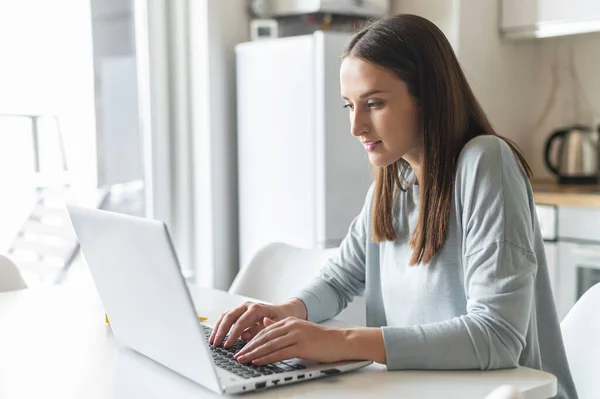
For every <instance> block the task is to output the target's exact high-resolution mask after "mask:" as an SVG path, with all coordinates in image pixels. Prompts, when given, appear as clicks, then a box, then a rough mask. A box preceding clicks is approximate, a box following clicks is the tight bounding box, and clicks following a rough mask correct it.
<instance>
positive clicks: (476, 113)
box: [343, 14, 532, 265]
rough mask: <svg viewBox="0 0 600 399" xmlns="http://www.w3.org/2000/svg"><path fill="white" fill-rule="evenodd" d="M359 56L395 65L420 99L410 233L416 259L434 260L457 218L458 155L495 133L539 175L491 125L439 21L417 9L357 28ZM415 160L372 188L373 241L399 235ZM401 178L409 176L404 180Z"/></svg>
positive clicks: (385, 170)
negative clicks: (415, 214) (400, 195)
mask: <svg viewBox="0 0 600 399" xmlns="http://www.w3.org/2000/svg"><path fill="white" fill-rule="evenodd" d="M349 56H352V57H358V58H361V59H364V60H366V61H369V62H372V63H374V64H377V65H379V66H382V67H384V68H387V69H389V70H391V71H393V72H394V73H395V74H396V75H397V76H398V78H400V79H401V80H402V81H404V83H405V84H406V85H407V88H408V91H409V93H410V94H411V95H412V96H413V97H415V98H416V99H417V104H418V108H419V113H420V119H421V134H420V140H421V145H422V148H423V150H424V151H423V159H422V160H421V162H422V165H423V166H422V178H423V179H424V181H423V182H420V185H421V195H420V204H419V205H420V212H419V219H418V222H417V225H416V227H415V230H414V231H413V233H412V236H411V238H410V242H409V246H410V248H411V249H412V250H413V255H412V257H411V259H410V265H416V264H417V263H428V262H429V261H431V258H432V257H433V256H434V255H435V254H436V253H437V252H438V250H439V249H440V248H441V247H442V246H443V245H444V242H445V241H446V236H447V233H448V223H449V222H450V220H449V219H450V207H451V204H452V196H453V188H454V178H455V175H456V166H457V160H458V156H459V154H460V151H461V150H462V148H463V147H464V145H465V144H466V143H467V142H468V141H469V140H471V139H472V138H474V137H476V136H480V135H494V136H497V137H500V138H501V139H503V140H505V141H506V142H507V144H508V145H509V146H510V147H511V149H512V150H513V152H514V153H515V155H516V156H517V157H518V159H519V162H520V165H521V167H522V168H523V170H524V171H525V173H526V174H527V176H528V177H529V178H531V176H532V173H531V169H530V168H529V165H528V164H527V162H526V161H525V158H524V157H523V155H521V153H520V152H519V151H518V149H517V147H516V145H515V144H514V143H513V142H512V141H510V140H508V139H507V138H505V137H501V136H499V135H498V134H496V132H495V131H494V129H493V128H492V125H491V124H490V122H489V120H488V119H487V117H486V115H485V113H484V112H483V109H482V108H481V106H480V105H479V102H478V101H477V99H476V98H475V95H474V94H473V91H472V90H471V87H470V86H469V83H468V82H467V79H466V78H465V75H464V73H463V71H462V69H461V67H460V64H459V62H458V60H457V59H456V55H455V54H454V51H453V50H452V46H451V45H450V43H449V42H448V40H447V39H446V36H444V34H443V33H442V31H441V30H440V29H439V28H438V27H437V26H435V24H433V23H432V22H430V21H428V20H427V19H425V18H422V17H419V16H416V15H408V14H403V15H397V16H394V17H389V18H385V19H382V20H379V21H376V22H374V23H372V24H371V25H369V26H367V27H366V28H364V29H362V30H361V31H360V32H358V33H357V34H356V35H355V36H354V38H353V39H352V40H351V41H350V43H349V44H348V46H347V48H346V50H345V51H344V54H343V57H349ZM409 168H410V165H409V164H408V162H406V161H405V160H404V159H400V160H399V161H397V162H396V163H393V164H391V165H389V166H386V167H381V168H377V173H376V174H377V178H376V183H375V190H374V192H373V216H372V231H373V237H372V239H373V241H375V242H382V241H388V240H389V241H392V240H394V239H395V238H396V233H395V231H394V227H393V223H392V222H393V204H394V201H395V200H396V194H397V192H398V189H401V190H406V187H407V182H406V179H405V177H406V176H405V172H406V171H408V170H409ZM400 180H402V182H401V181H400Z"/></svg>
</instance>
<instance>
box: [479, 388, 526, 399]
mask: <svg viewBox="0 0 600 399" xmlns="http://www.w3.org/2000/svg"><path fill="white" fill-rule="evenodd" d="M485 399H523V394H522V393H521V392H519V390H518V389H517V388H516V387H514V386H512V385H500V386H499V387H498V388H496V389H494V390H493V391H492V392H490V393H488V394H487V395H486V397H485Z"/></svg>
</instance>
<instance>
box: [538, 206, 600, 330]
mask: <svg viewBox="0 0 600 399" xmlns="http://www.w3.org/2000/svg"><path fill="white" fill-rule="evenodd" d="M536 213H537V218H538V222H539V226H540V231H541V234H542V238H543V239H544V252H545V253H546V262H547V265H548V274H549V276H550V285H551V287H552V293H553V295H554V301H555V303H556V311H557V313H558V317H559V320H562V319H563V318H564V317H565V316H566V314H567V313H568V312H569V310H571V308H572V307H573V305H574V304H575V302H576V301H577V300H578V299H579V298H581V296H582V295H583V294H584V293H585V291H587V290H588V289H589V288H591V287H592V286H593V285H595V284H598V283H600V225H598V223H594V222H591V221H597V220H600V209H598V208H592V207H583V206H555V205H548V204H537V205H536Z"/></svg>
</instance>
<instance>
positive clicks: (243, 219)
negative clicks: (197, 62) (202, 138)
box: [236, 35, 317, 267]
mask: <svg viewBox="0 0 600 399" xmlns="http://www.w3.org/2000/svg"><path fill="white" fill-rule="evenodd" d="M314 50H315V45H314V38H313V36H312V35H309V36H298V37H291V38H284V39H273V40H264V41H255V42H249V43H243V44H240V45H238V46H237V47H236V56H237V60H236V62H237V104H238V177H239V211H240V213H239V228H240V265H241V267H245V266H247V265H248V262H249V261H250V259H251V257H252V256H253V255H254V254H255V253H256V252H257V251H258V250H259V249H260V248H261V247H263V246H265V245H267V244H269V243H271V242H286V243H289V244H293V245H297V246H302V247H311V246H313V245H314V244H315V231H316V212H315V209H316V199H315V198H316V196H315V187H316V185H315V148H316V145H317V144H316V141H317V138H316V136H315V115H314V109H315V104H314V103H315V84H314V59H315V52H314Z"/></svg>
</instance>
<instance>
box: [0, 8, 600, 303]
mask: <svg viewBox="0 0 600 399" xmlns="http://www.w3.org/2000/svg"><path fill="white" fill-rule="evenodd" d="M567 3H568V4H567ZM398 13H412V14H418V15H422V16H424V17H426V18H428V19H430V20H432V21H433V22H434V23H436V24H437V25H438V26H439V27H440V28H441V29H442V31H443V32H444V33H445V34H446V36H447V37H448V39H449V40H450V42H451V44H452V46H453V48H454V50H455V52H456V54H457V56H458V59H459V61H460V63H461V64H462V66H463V68H464V70H465V73H466V75H467V77H468V79H469V82H470V83H471V85H472V87H473V89H474V91H475V94H476V96H477V97H478V99H479V100H480V102H481V103H482V105H483V107H484V109H485V111H486V112H487V114H488V116H489V117H490V119H491V121H492V124H493V125H494V127H495V129H496V131H497V132H498V133H499V134H501V135H504V136H506V137H508V138H510V139H512V140H513V141H515V142H516V143H517V144H518V146H519V147H520V148H521V149H522V151H523V152H524V154H525V156H526V158H527V160H528V162H529V163H530V165H531V166H532V168H533V171H534V173H535V179H536V180H535V181H534V182H535V183H536V185H535V186H534V188H535V191H536V195H537V196H536V201H537V202H538V204H539V207H538V209H539V212H540V213H539V214H538V217H539V218H540V223H542V225H543V226H550V227H544V231H545V232H547V234H546V235H545V237H546V243H547V251H548V253H547V256H548V257H549V259H550V263H551V267H552V268H553V270H554V271H553V272H552V273H554V274H553V277H552V278H553V284H555V285H556V284H557V281H561V280H564V279H562V278H561V276H563V277H564V276H567V277H565V279H566V280H568V284H570V285H569V287H566V288H564V289H563V292H569V294H568V296H569V299H568V300H566V302H565V305H564V308H565V309H567V308H568V307H569V306H570V305H569V304H570V303H571V300H572V298H571V297H573V296H574V295H575V294H573V293H572V292H575V291H577V296H579V295H580V294H581V292H583V291H585V289H586V287H587V286H588V285H590V284H592V282H594V281H600V232H596V231H595V230H594V231H592V230H589V231H588V230H586V232H585V235H584V236H583V237H580V236H579V235H577V234H569V233H568V232H567V233H565V234H563V233H561V232H560V231H559V230H558V228H557V226H558V222H557V220H558V219H559V218H560V217H562V218H563V222H562V223H561V225H562V226H567V224H568V223H569V221H571V222H573V221H575V220H576V219H574V218H572V217H570V216H568V213H564V212H563V213H561V212H562V211H561V209H563V210H566V211H570V210H571V208H572V207H573V206H574V204H573V203H569V202H568V201H567V202H566V203H564V202H562V203H561V202H560V201H559V202H553V200H551V199H549V197H544V196H543V193H549V192H561V193H565V192H571V193H579V194H583V195H585V196H587V197H585V198H588V200H590V201H592V202H590V203H585V202H583V203H577V204H575V205H577V206H578V208H576V211H577V212H579V213H578V215H583V216H582V217H583V218H584V219H583V220H594V219H593V218H596V217H600V215H597V214H596V213H589V214H588V213H585V211H586V210H590V212H592V211H593V212H597V209H595V207H596V205H593V204H595V202H593V201H596V200H597V198H598V197H595V195H598V193H600V188H599V187H598V186H597V183H598V182H597V180H598V171H599V164H598V154H599V152H598V137H597V136H598V125H599V123H600V75H599V74H598V72H597V71H598V70H600V69H599V67H600V52H599V51H598V48H600V33H599V32H600V3H599V2H597V1H596V0H573V1H570V2H564V1H560V0H522V1H521V0H483V1H482V0H362V1H359V0H338V1H335V0H296V1H291V0H271V1H268V0H264V1H258V0H253V1H246V0H171V1H169V0H53V1H45V0H19V1H10V0H0V59H1V62H0V185H1V186H0V187H1V190H0V253H3V254H8V255H9V256H10V257H11V258H12V259H13V260H14V261H15V263H16V264H17V265H18V267H19V269H20V270H21V273H22V275H23V277H24V278H25V280H26V281H27V284H28V285H29V286H36V285H38V286H44V285H52V284H61V283H64V282H67V281H79V280H83V279H89V274H88V272H87V268H86V267H85V260H84V258H83V257H82V255H81V254H80V252H79V248H78V245H77V241H76V239H75V237H74V234H73V231H72V228H71V226H70V222H69V220H68V217H67V215H66V213H65V209H64V204H65V203H67V202H73V203H79V204H83V205H87V206H91V207H97V208H101V209H108V210H113V211H117V212H123V213H127V214H131V215H138V216H144V217H149V218H155V219H159V220H163V221H164V222H165V223H166V224H167V225H168V227H169V230H170V232H171V234H172V237H173V240H174V244H175V247H176V249H177V253H178V257H179V261H180V264H181V267H182V271H183V273H184V275H185V276H186V278H187V279H189V280H190V281H193V282H196V283H198V284H200V285H204V286H209V287H217V288H222V289H226V288H228V287H229V285H230V284H231V281H232V280H233V278H234V277H235V275H236V274H237V272H238V271H239V269H240V268H243V267H244V266H245V265H246V264H247V263H248V262H249V260H250V258H251V257H252V256H253V255H254V254H255V253H256V251H257V250H258V249H259V248H261V247H262V246H264V245H266V244H268V243H270V242H273V241H282V242H287V243H290V244H294V245H297V246H302V247H335V246H337V245H339V243H340V242H341V240H342V239H343V237H344V235H345V233H346V231H347V228H348V226H349V224H350V222H351V220H352V219H353V218H354V216H355V215H356V214H357V213H358V212H359V211H360V208H361V206H362V203H363V201H364V196H365V194H366V191H367V189H368V186H369V184H370V182H371V181H372V170H371V167H370V165H369V163H368V159H367V157H366V155H365V154H364V151H363V150H362V148H361V147H360V145H358V144H357V143H356V142H355V139H353V138H352V137H351V136H350V134H349V121H348V116H347V113H346V112H345V110H343V109H342V107H341V106H342V105H343V102H342V100H341V99H340V93H339V79H338V69H339V64H340V54H341V51H342V49H343V47H344V45H345V44H346V43H347V42H348V40H349V39H350V37H351V35H352V33H353V32H356V31H357V30H358V29H359V28H360V27H361V26H363V25H364V24H365V23H367V22H368V21H370V20H373V19H376V18H379V17H381V16H385V15H393V14H398ZM556 132H558V133H556ZM555 133H556V134H555ZM553 136H556V137H555V138H554V139H551V137H553ZM547 147H548V149H547ZM569 190H571V191H569ZM540 198H541V199H540ZM561 198H562V197H561ZM582 198H583V197H582ZM561 206H563V208H561ZM564 206H566V207H564ZM561 215H563V216H561ZM564 215H567V216H564ZM542 219H543V220H542ZM577 220H578V219H577ZM599 221H600V219H599ZM573 223H574V222H573ZM548 229H549V230H548ZM548 231H549V232H548ZM563 242H564V246H561V245H563V244H562V243H563ZM574 243H575V244H577V245H580V246H581V245H584V244H585V245H587V246H585V245H584V246H585V248H584V249H585V251H588V252H587V253H588V255H589V254H590V253H592V255H593V256H591V258H590V256H587V255H586V257H585V259H586V260H585V261H577V262H575V261H573V260H572V259H573V256H572V253H571V252H569V251H571V249H570V248H571V247H569V245H575V244H574ZM582 243H583V244H582ZM594 245H598V246H594ZM578 248H579V249H581V248H580V247H578ZM107 250H109V249H107ZM590 251H591V252H590ZM594 251H596V252H594ZM580 252H581V251H580ZM578 259H579V258H578ZM590 259H592V260H590ZM590 265H591V266H590ZM582 270H583V271H582ZM566 284H567V283H566ZM573 287H575V288H573ZM556 290H557V291H558V288H556Z"/></svg>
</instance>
